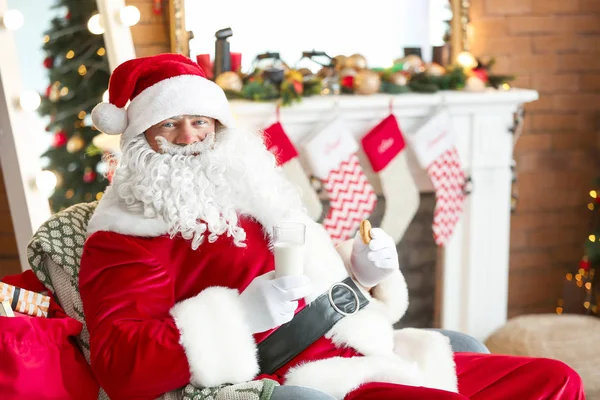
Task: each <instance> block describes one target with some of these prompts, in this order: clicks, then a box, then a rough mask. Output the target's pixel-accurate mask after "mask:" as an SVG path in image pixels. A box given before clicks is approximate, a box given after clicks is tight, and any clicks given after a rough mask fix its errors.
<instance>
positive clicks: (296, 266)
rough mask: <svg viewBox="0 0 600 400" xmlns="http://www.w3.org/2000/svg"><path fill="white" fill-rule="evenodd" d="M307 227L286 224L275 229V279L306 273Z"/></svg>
mask: <svg viewBox="0 0 600 400" xmlns="http://www.w3.org/2000/svg"><path fill="white" fill-rule="evenodd" d="M305 236H306V225H304V224H302V223H296V222H286V223H282V224H279V225H276V226H275V227H274V228H273V252H274V254H275V277H276V278H279V277H280V276H286V275H302V274H303V273H304V241H305Z"/></svg>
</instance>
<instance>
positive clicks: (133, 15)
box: [119, 6, 140, 26]
mask: <svg viewBox="0 0 600 400" xmlns="http://www.w3.org/2000/svg"><path fill="white" fill-rule="evenodd" d="M119 16H120V17H121V22H122V23H123V25H127V26H133V25H135V24H137V23H138V22H140V10H138V8H137V7H136V6H127V7H123V8H122V9H121V11H120V12H119Z"/></svg>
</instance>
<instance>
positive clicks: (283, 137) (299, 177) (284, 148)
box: [263, 122, 323, 221]
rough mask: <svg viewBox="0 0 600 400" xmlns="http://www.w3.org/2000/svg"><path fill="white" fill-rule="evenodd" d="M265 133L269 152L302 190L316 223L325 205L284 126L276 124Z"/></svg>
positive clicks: (310, 214)
mask: <svg viewBox="0 0 600 400" xmlns="http://www.w3.org/2000/svg"><path fill="white" fill-rule="evenodd" d="M263 132H264V136H265V144H266V146H267V148H268V149H269V151H270V152H271V153H273V154H274V155H275V157H276V158H277V164H278V165H280V166H281V168H282V169H283V173H284V174H285V176H286V177H287V179H289V180H290V181H291V182H293V183H294V184H295V185H296V186H297V187H298V189H299V190H300V197H301V198H302V203H303V204H304V206H305V207H306V210H307V212H308V215H309V216H310V217H311V218H312V219H314V220H315V221H316V220H318V219H319V218H320V217H321V213H322V212H323V205H322V204H321V201H320V200H319V197H318V195H317V193H316V192H315V189H314V188H313V187H312V185H311V183H310V180H309V179H308V176H307V175H306V172H304V169H303V168H302V165H301V164H300V161H299V159H298V152H297V151H296V148H295V147H294V144H293V143H292V141H291V140H290V138H289V137H288V135H287V134H286V133H285V131H284V130H283V126H282V125H281V123H279V122H276V123H274V124H273V125H271V126H269V127H268V128H266V129H265V130H264V131H263Z"/></svg>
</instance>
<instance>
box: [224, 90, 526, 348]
mask: <svg viewBox="0 0 600 400" xmlns="http://www.w3.org/2000/svg"><path fill="white" fill-rule="evenodd" d="M537 98H538V94H537V92H535V91H533V90H522V89H511V90H508V91H495V90H490V91H487V92H481V93H467V92H440V93H436V94H403V95H398V96H391V95H372V96H331V97H322V96H319V97H314V98H307V99H303V101H302V102H301V103H299V104H295V105H293V106H291V107H282V108H281V109H280V121H281V123H282V124H283V126H284V129H285V130H286V132H287V134H288V135H289V136H290V138H291V139H292V141H293V142H294V143H295V144H296V146H297V147H298V148H299V150H300V152H302V146H303V142H304V141H305V140H306V139H307V138H308V137H309V136H310V134H311V133H312V132H315V130H316V128H317V126H318V125H319V124H322V123H323V122H326V121H327V120H328V119H330V118H333V117H334V116H336V115H341V116H343V117H344V118H345V119H346V120H347V121H348V122H350V123H349V124H348V126H349V128H350V130H351V131H350V132H348V134H351V135H353V136H355V137H356V138H357V139H359V138H360V137H361V136H362V135H364V134H365V133H367V132H368V131H369V129H370V128H371V127H373V126H375V125H376V124H377V123H378V122H380V121H381V120H382V119H383V118H385V117H386V116H387V115H389V110H390V105H391V107H392V109H393V112H394V114H395V115H396V117H397V118H398V120H399V123H400V128H401V129H402V130H403V132H405V133H406V134H410V132H412V131H414V130H415V129H417V127H418V126H420V125H421V124H422V123H423V122H424V121H426V120H427V118H428V117H429V116H431V115H432V113H433V112H434V111H435V110H436V109H437V108H438V107H440V106H443V107H447V108H448V110H449V112H450V114H451V117H452V124H453V128H454V130H455V131H456V133H457V136H458V144H457V148H458V152H459V155H460V158H461V161H462V163H463V166H464V168H465V170H466V172H467V175H469V176H470V177H471V178H472V182H473V186H472V193H471V194H470V196H469V197H468V200H467V202H466V204H465V208H464V214H463V216H462V218H461V221H460V223H459V224H458V226H457V228H456V231H455V233H454V235H453V237H452V238H451V239H450V241H449V243H448V244H447V246H446V247H445V248H444V249H443V250H441V251H440V253H439V254H440V257H441V260H439V261H441V263H440V265H441V268H442V269H441V271H442V279H441V282H442V288H441V302H440V307H441V309H440V324H441V327H442V328H445V329H452V330H457V331H461V332H465V333H468V334H470V335H473V336H474V337H476V338H477V339H480V340H484V339H485V338H486V337H487V336H489V335H490V334H491V333H492V332H493V331H494V330H495V329H497V328H499V327H500V326H501V325H503V324H504V323H505V322H506V319H507V305H508V265H509V263H508V259H509V235H510V201H511V169H510V166H511V161H512V152H513V135H512V134H511V132H510V131H509V128H511V127H512V125H513V113H514V112H515V111H516V109H517V107H518V106H519V105H520V104H523V103H527V102H531V101H534V100H536V99H537ZM231 103H232V108H233V112H234V115H235V117H236V119H237V120H238V121H239V122H240V124H241V125H244V126H249V127H252V128H255V129H263V128H265V127H267V126H268V125H269V124H271V123H272V122H274V121H275V120H276V107H277V106H276V105H275V104H274V103H257V102H248V101H241V100H240V101H237V100H236V101H232V102H231ZM408 155H409V164H410V168H411V171H412V173H413V176H414V178H415V181H416V183H417V185H418V187H419V189H420V190H421V191H422V192H431V191H433V188H432V186H431V182H430V181H429V179H428V177H427V173H426V172H425V171H424V170H423V169H422V168H420V167H419V166H418V164H417V162H416V160H415V158H414V156H412V154H410V152H409V154H408ZM301 157H302V154H301ZM363 167H364V168H365V170H366V171H367V175H368V176H369V180H370V182H371V183H373V186H374V187H375V188H376V190H378V188H379V187H380V185H379V182H378V179H377V177H376V175H375V174H373V172H372V170H370V168H369V166H368V163H363ZM431 295H432V296H434V295H435V294H434V293H432V294H431Z"/></svg>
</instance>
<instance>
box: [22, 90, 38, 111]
mask: <svg viewBox="0 0 600 400" xmlns="http://www.w3.org/2000/svg"><path fill="white" fill-rule="evenodd" d="M41 102H42V99H41V98H40V95H39V94H37V92H35V91H33V90H26V91H24V92H23V93H21V96H19V105H20V106H21V108H22V109H23V110H25V111H35V110H37V109H38V107H39V106H40V104H41Z"/></svg>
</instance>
